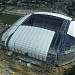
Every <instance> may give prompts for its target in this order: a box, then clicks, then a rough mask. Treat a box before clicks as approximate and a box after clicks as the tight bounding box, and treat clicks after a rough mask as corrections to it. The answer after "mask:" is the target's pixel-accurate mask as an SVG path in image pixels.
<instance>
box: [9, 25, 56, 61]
mask: <svg viewBox="0 0 75 75" xmlns="http://www.w3.org/2000/svg"><path fill="white" fill-rule="evenodd" d="M54 34H55V32H54V31H51V30H47V29H43V28H38V27H32V26H19V28H18V29H17V31H16V32H15V33H14V34H13V36H12V37H11V39H10V41H9V44H8V45H9V49H10V50H13V51H16V50H18V51H19V52H20V53H22V54H25V53H28V55H29V56H31V57H34V58H37V59H40V60H44V61H46V57H47V53H48V50H49V47H50V44H51V42H52V39H53V37H54Z"/></svg>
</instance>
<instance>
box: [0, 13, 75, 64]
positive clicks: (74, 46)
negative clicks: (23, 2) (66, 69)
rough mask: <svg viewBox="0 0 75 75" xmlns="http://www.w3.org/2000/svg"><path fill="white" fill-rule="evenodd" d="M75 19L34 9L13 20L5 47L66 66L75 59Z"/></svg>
mask: <svg viewBox="0 0 75 75" xmlns="http://www.w3.org/2000/svg"><path fill="white" fill-rule="evenodd" d="M74 28H75V21H72V18H70V17H67V16H64V15H61V14H57V13H50V12H33V13H30V14H28V15H26V16H24V17H22V18H20V19H19V20H18V21H17V22H16V23H14V24H13V25H12V26H11V27H10V28H9V29H8V30H7V31H6V32H5V33H4V34H3V36H2V38H1V40H2V43H3V44H4V47H5V48H6V50H10V51H12V52H17V53H20V54H22V55H25V56H26V55H28V56H29V57H32V58H34V59H37V60H41V61H45V62H48V63H52V64H56V65H63V64H65V63H68V62H70V61H71V60H74V59H75V51H74V50H75V29H74Z"/></svg>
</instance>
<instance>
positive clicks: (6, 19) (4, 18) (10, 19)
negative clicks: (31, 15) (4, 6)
mask: <svg viewBox="0 0 75 75" xmlns="http://www.w3.org/2000/svg"><path fill="white" fill-rule="evenodd" d="M20 17H21V16H17V15H11V14H1V15H0V21H1V22H3V23H4V24H8V25H11V24H13V23H14V22H15V21H16V20H18V19H19V18H20Z"/></svg>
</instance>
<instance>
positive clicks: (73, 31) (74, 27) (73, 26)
mask: <svg viewBox="0 0 75 75" xmlns="http://www.w3.org/2000/svg"><path fill="white" fill-rule="evenodd" d="M67 34H69V35H71V36H73V37H75V21H72V22H71V23H70V26H69V29H68V32H67Z"/></svg>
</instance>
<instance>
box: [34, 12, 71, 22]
mask: <svg viewBox="0 0 75 75" xmlns="http://www.w3.org/2000/svg"><path fill="white" fill-rule="evenodd" d="M34 14H45V15H52V16H56V17H59V18H63V19H67V20H70V21H71V20H72V18H71V17H68V16H65V15H61V14H57V13H52V12H35V13H34Z"/></svg>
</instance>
